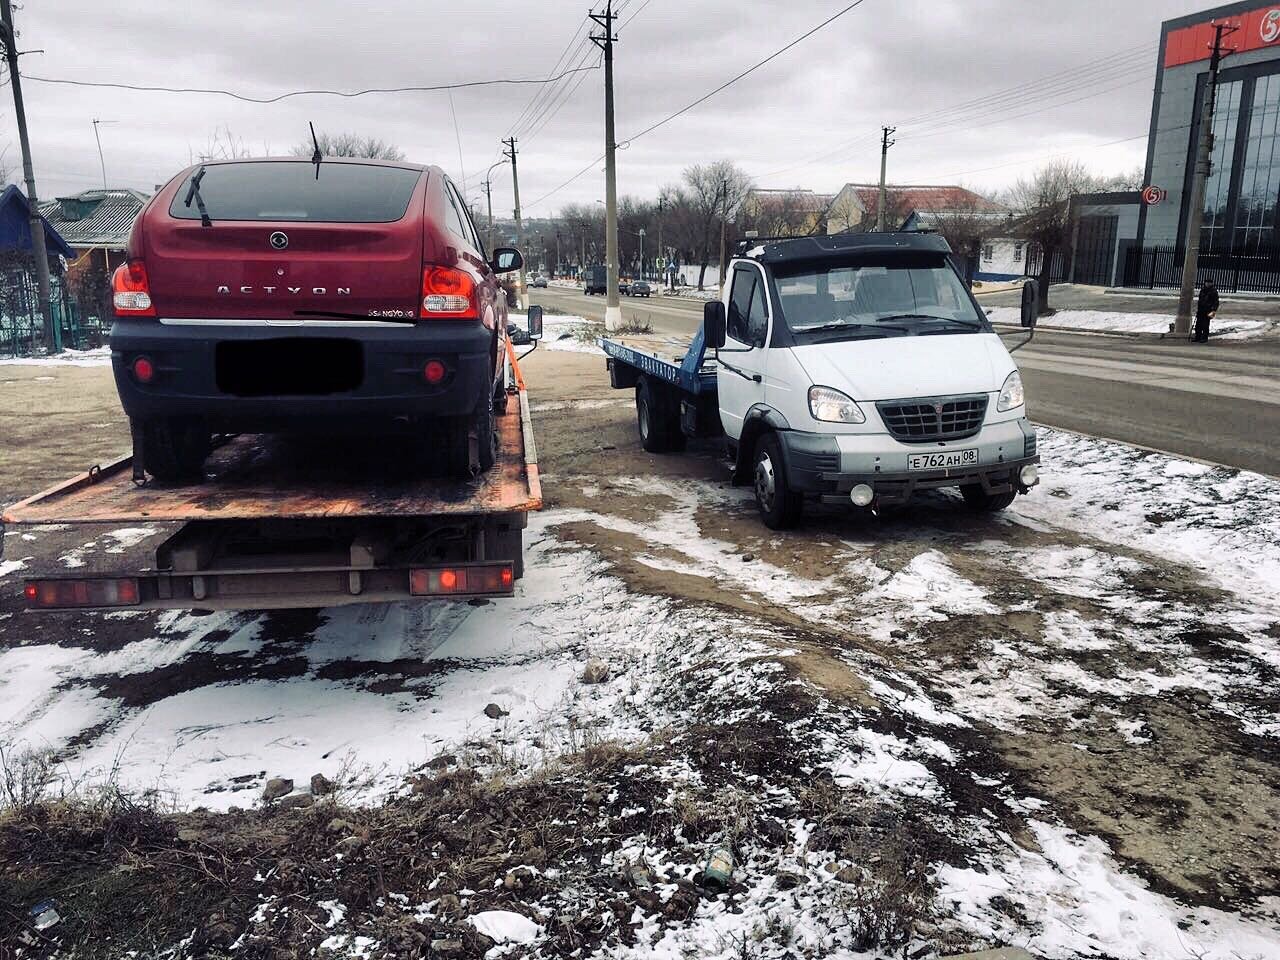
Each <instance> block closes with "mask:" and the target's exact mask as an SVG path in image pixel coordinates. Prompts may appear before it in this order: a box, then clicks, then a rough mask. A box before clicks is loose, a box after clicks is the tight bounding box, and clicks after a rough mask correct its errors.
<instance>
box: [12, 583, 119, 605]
mask: <svg viewBox="0 0 1280 960" xmlns="http://www.w3.org/2000/svg"><path fill="white" fill-rule="evenodd" d="M23 594H24V596H26V598H27V602H28V603H30V604H31V605H32V606H34V607H39V608H41V609H45V610H53V609H57V608H58V607H130V606H133V605H134V604H136V603H137V602H138V601H139V592H138V581H137V580H136V579H135V578H133V577H125V578H122V579H119V580H29V581H27V585H26V587H24V588H23Z"/></svg>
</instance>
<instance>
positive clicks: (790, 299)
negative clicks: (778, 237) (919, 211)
mask: <svg viewBox="0 0 1280 960" xmlns="http://www.w3.org/2000/svg"><path fill="white" fill-rule="evenodd" d="M774 282H775V284H776V288H777V291H778V299H779V302H780V303H781V306H782V315H783V319H784V321H785V322H786V324H787V326H788V328H789V329H790V330H791V333H792V334H793V335H794V336H795V338H796V339H797V341H799V342H801V343H812V342H816V341H818V340H822V341H824V342H825V341H830V340H833V339H834V340H838V339H846V338H847V339H850V340H853V339H861V338H863V337H868V336H872V337H905V336H931V335H935V334H936V335H941V334H967V333H988V332H990V330H991V327H990V326H989V325H988V323H987V322H986V318H985V317H984V316H983V315H982V313H981V311H979V310H978V309H977V308H976V307H975V306H974V303H973V300H972V298H971V297H970V296H969V292H968V291H967V290H966V289H965V287H964V284H963V283H962V282H961V281H960V278H959V276H957V275H956V272H955V271H954V270H952V269H951V267H950V266H949V265H948V264H947V263H946V262H945V261H942V262H940V261H938V260H929V261H922V260H920V259H917V258H912V259H910V260H903V261H897V262H894V261H886V262H882V263H866V262H860V263H857V264H849V263H837V264H832V263H829V262H818V263H802V264H795V265H786V266H778V267H776V268H775V269H774Z"/></svg>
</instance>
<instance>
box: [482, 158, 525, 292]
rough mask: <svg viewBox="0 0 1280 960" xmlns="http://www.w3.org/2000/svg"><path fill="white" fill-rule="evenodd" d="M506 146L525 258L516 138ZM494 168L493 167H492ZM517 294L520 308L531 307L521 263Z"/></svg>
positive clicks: (518, 239) (519, 244) (518, 240)
mask: <svg viewBox="0 0 1280 960" xmlns="http://www.w3.org/2000/svg"><path fill="white" fill-rule="evenodd" d="M502 143H503V145H504V146H505V147H506V149H505V150H503V151H502V155H503V156H504V157H506V158H507V159H508V160H510V161H511V187H512V189H513V190H514V191H515V199H516V210H515V213H516V247H517V249H519V251H520V255H521V259H523V258H524V221H522V220H521V219H520V173H519V171H518V170H517V169H516V138H515V137H510V138H508V139H506V140H503V141H502ZM490 169H492V168H490ZM518 290H519V292H518V294H517V296H518V297H519V300H520V309H521V310H528V309H529V293H528V291H527V290H526V288H525V269H524V264H523V263H521V264H520V284H519V288H518Z"/></svg>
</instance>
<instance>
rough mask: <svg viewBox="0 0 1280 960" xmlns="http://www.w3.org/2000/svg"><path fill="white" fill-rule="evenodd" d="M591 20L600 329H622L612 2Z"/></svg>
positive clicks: (614, 38) (610, 0) (592, 16)
mask: <svg viewBox="0 0 1280 960" xmlns="http://www.w3.org/2000/svg"><path fill="white" fill-rule="evenodd" d="M591 19H592V20H594V21H595V22H596V24H597V25H598V26H600V27H601V28H602V29H603V30H604V34H603V35H601V36H596V35H592V37H591V40H592V42H594V43H595V45H596V46H598V47H599V48H600V49H601V50H603V51H604V232H605V238H604V244H605V259H606V260H607V262H608V273H609V289H608V298H607V300H606V302H605V310H604V328H605V329H606V330H617V329H618V328H619V327H621V326H622V307H621V306H620V304H619V300H618V166H617V163H616V160H615V157H614V154H615V152H616V150H617V146H618V145H617V143H615V142H614V131H613V45H614V43H615V42H616V41H617V37H615V36H614V35H613V0H608V2H607V3H606V4H605V8H604V13H593V14H591Z"/></svg>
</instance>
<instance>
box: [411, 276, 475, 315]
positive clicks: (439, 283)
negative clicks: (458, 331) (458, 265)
mask: <svg viewBox="0 0 1280 960" xmlns="http://www.w3.org/2000/svg"><path fill="white" fill-rule="evenodd" d="M419 316H422V317H427V318H432V319H453V320H479V319H480V310H479V308H478V306H477V305H476V282H475V280H474V279H473V278H472V276H471V274H469V273H467V272H466V271H465V270H455V269H454V268H453V267H430V266H428V267H423V268H422V310H421V312H420V314H419Z"/></svg>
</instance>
